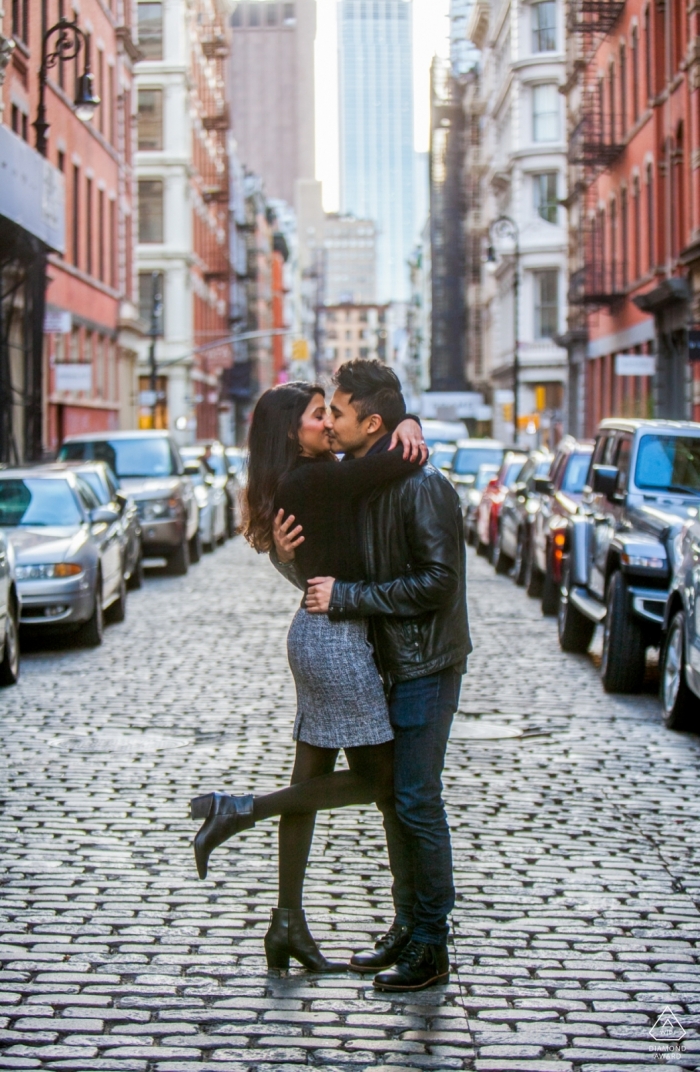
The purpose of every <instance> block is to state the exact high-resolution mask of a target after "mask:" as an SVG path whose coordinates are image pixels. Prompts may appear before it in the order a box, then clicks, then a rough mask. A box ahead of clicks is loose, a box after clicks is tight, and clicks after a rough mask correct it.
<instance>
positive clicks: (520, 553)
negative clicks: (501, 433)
mask: <svg viewBox="0 0 700 1072" xmlns="http://www.w3.org/2000/svg"><path fill="white" fill-rule="evenodd" d="M551 466H552V455H551V454H550V452H549V451H548V450H533V451H532V452H531V453H530V456H529V458H528V459H527V461H526V462H525V465H524V466H523V467H522V469H521V471H520V472H519V473H518V479H517V480H516V482H515V483H514V484H513V485H512V486H511V487H510V488H508V491H507V493H506V497H505V499H504V500H503V505H502V507H501V513H500V520H499V525H498V541H497V543H496V549H495V553H494V566H495V567H496V573H507V572H508V570H509V569H514V579H515V583H516V584H518V585H523V584H524V583H525V567H526V563H527V558H528V554H529V547H530V537H531V531H532V523H533V518H534V516H535V514H536V513H537V510H538V508H539V505H540V500H541V497H542V490H541V488H540V489H538V487H537V478H538V477H546V476H547V475H548V473H549V470H550V468H551Z"/></svg>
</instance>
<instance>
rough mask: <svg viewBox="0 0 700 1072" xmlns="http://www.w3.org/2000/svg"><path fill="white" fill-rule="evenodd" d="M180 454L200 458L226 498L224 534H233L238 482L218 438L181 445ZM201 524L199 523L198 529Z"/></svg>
mask: <svg viewBox="0 0 700 1072" xmlns="http://www.w3.org/2000/svg"><path fill="white" fill-rule="evenodd" d="M180 454H181V455H182V457H183V459H184V460H185V461H186V460H187V459H188V458H202V459H203V461H204V464H205V465H206V466H207V468H208V469H209V471H210V472H211V474H212V476H213V477H214V480H215V483H216V484H217V486H219V487H221V489H222V490H223V493H224V496H225V499H226V536H227V537H231V536H235V535H236V533H237V532H238V527H239V512H240V511H239V503H238V497H239V495H240V484H239V482H238V477H237V475H236V473H234V472H232V471H231V465H230V462H229V460H228V457H227V454H226V449H225V447H224V445H223V443H219V442H218V440H208V441H206V442H203V443H195V445H194V446H193V447H182V448H181V449H180ZM201 529H202V526H201V525H200V531H201Z"/></svg>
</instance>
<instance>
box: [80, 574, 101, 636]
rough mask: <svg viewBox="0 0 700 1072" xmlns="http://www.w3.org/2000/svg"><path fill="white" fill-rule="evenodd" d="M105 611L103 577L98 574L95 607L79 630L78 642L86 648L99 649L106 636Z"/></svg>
mask: <svg viewBox="0 0 700 1072" xmlns="http://www.w3.org/2000/svg"><path fill="white" fill-rule="evenodd" d="M104 628H105V623H104V611H103V608H102V576H101V574H100V573H98V574H97V583H96V584H95V606H94V609H93V612H92V614H91V616H90V617H89V618H88V620H87V621H86V622H85V623H84V624H83V625H81V626H80V629H79V630H78V641H79V642H80V643H81V644H82V645H83V647H86V648H97V647H99V645H100V644H101V643H102V637H103V636H104Z"/></svg>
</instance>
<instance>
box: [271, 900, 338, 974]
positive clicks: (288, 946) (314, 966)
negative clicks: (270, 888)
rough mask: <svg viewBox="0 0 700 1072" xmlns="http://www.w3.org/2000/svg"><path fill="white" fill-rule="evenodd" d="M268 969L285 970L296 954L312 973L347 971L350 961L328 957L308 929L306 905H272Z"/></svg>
mask: <svg viewBox="0 0 700 1072" xmlns="http://www.w3.org/2000/svg"><path fill="white" fill-rule="evenodd" d="M265 956H266V957H267V966H268V968H280V969H283V970H285V971H286V969H287V968H288V967H289V958H290V956H291V957H294V959H295V960H298V961H299V963H300V964H303V966H304V967H305V968H308V969H309V971H313V972H344V971H347V967H348V966H347V964H341V963H339V962H335V963H334V962H333V961H331V960H326V958H325V957H324V955H323V953H322V952H321V950H320V949H319V948H318V946H317V945H316V942H315V941H314V939H313V936H312V934H311V931H310V930H309V927H308V924H307V922H306V917H305V915H304V910H303V908H273V909H272V916H271V920H270V929H269V930H268V932H267V934H266V935H265Z"/></svg>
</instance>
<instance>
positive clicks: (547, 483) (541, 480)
mask: <svg viewBox="0 0 700 1072" xmlns="http://www.w3.org/2000/svg"><path fill="white" fill-rule="evenodd" d="M535 491H536V492H537V494H538V495H551V494H552V492H553V491H554V485H553V484H552V481H551V480H550V479H549V477H548V476H536V477H535Z"/></svg>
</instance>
